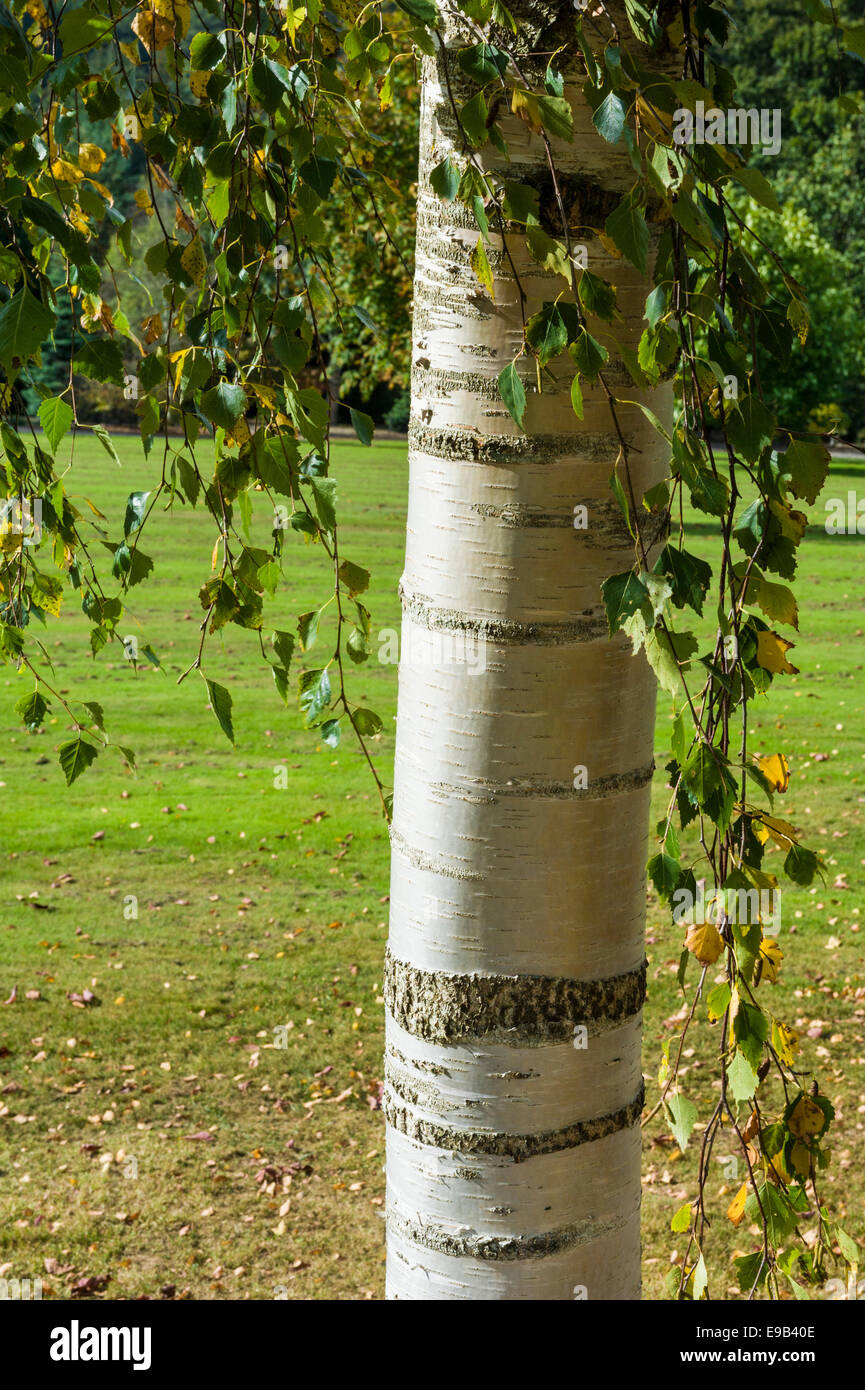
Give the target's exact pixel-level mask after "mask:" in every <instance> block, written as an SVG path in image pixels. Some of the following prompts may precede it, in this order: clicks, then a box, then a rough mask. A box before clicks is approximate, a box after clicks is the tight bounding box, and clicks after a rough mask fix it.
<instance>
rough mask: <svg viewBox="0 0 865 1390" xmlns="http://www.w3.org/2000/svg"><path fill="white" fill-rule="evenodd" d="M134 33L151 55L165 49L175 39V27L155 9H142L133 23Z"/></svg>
mask: <svg viewBox="0 0 865 1390" xmlns="http://www.w3.org/2000/svg"><path fill="white" fill-rule="evenodd" d="M132 32H133V34H134V35H135V37H136V38H137V39H140V40H141V42H142V43H143V44H144V47H145V48H146V49H147V52H148V53H150V54H153V53H156V52H158V51H159V49H160V48H165V47H167V45H168V44H169V43H170V42H171V40H172V39H173V38H174V25H173V24H172V22H171V20H170V19H165V18H164V17H163V16H162V15H160V14H157V12H156V10H153V9H140V10H139V11H138V14H137V15H136V16H135V18H134V19H133V21H132Z"/></svg>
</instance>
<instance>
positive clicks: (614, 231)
mask: <svg viewBox="0 0 865 1390" xmlns="http://www.w3.org/2000/svg"><path fill="white" fill-rule="evenodd" d="M604 230H605V231H606V233H607V236H608V237H610V238H611V240H612V241H614V242H615V244H616V246H618V248H619V250H620V251H621V252H622V254H623V255H624V256H627V258H628V260H629V261H630V262H631V264H632V265H634V266H636V267H637V270H639V272H640V274H641V275H648V273H649V272H648V253H649V227H648V224H647V222H646V219H645V217H644V215H643V211H642V208H640V207H638V206H637V204H636V202H635V201H634V195H633V194H631V193H629V194H628V196H627V197H626V198H624V199H623V200H622V202H621V203H620V204H619V206H618V207H617V208H616V209H615V211H614V212H611V213H610V215H609V217H608V218H607V220H606V222H605V223H604Z"/></svg>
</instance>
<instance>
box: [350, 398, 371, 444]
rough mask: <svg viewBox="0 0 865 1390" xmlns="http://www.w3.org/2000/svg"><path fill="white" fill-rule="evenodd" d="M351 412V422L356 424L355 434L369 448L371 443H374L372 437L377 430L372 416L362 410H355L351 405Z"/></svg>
mask: <svg viewBox="0 0 865 1390" xmlns="http://www.w3.org/2000/svg"><path fill="white" fill-rule="evenodd" d="M349 414H350V415H351V423H352V425H353V426H354V432H355V434H356V435H357V437H358V439H359V440H360V442H361V444H365V445H366V446H367V448H369V446H370V444H372V437H373V434H374V432H375V425H374V423H373V421H372V419H371V417H370V416H369V415H365V414H364V412H363V411H362V410H355V409H354V408H353V407H351V406H350V407H349Z"/></svg>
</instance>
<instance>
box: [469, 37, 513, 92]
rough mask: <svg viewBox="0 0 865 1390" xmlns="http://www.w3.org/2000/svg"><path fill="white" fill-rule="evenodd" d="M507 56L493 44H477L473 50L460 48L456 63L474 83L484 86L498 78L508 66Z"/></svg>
mask: <svg viewBox="0 0 865 1390" xmlns="http://www.w3.org/2000/svg"><path fill="white" fill-rule="evenodd" d="M508 61H509V60H508V55H507V53H505V52H504V51H503V50H502V49H501V48H496V46H495V44H491V43H478V44H475V46H474V48H462V49H460V51H459V53H458V54H457V62H458V63H459V65H460V67H461V68H462V70H463V72H467V73H468V75H469V77H473V78H474V80H475V82H480V83H481V84H482V85H484V86H485V85H486V83H487V82H494V81H495V80H496V79H497V78H498V77H500V76H501V75H502V74H503V73H504V72H505V70H506V68H507V66H508Z"/></svg>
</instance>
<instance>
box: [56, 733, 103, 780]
mask: <svg viewBox="0 0 865 1390" xmlns="http://www.w3.org/2000/svg"><path fill="white" fill-rule="evenodd" d="M98 752H99V750H98V749H97V748H94V746H93V744H92V743H87V742H85V740H84V739H83V738H82V737H81V735H80V734H79V736H78V738H73V739H70V740H69V742H68V743H64V744H61V746H60V748H59V749H58V750H57V756H58V757H59V759H60V766H61V767H62V769H63V773H64V776H65V777H66V785H67V787H71V786H72V783H73V782H74V781H75V779H76V778H77V777H80V776H81V774H82V772H84V771H85V769H86V768H88V767H89V766H90V764H91V763H92V762H95V760H96V757H97V755H98Z"/></svg>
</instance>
